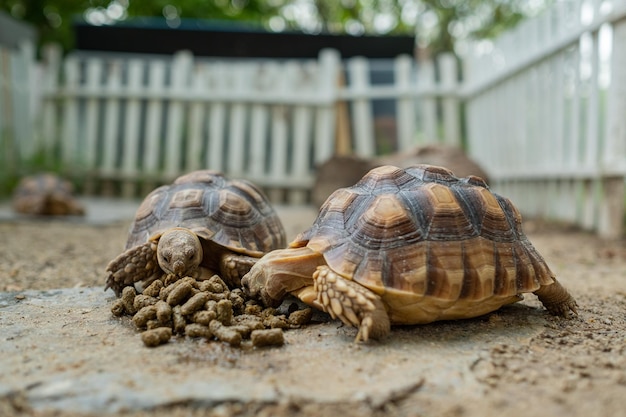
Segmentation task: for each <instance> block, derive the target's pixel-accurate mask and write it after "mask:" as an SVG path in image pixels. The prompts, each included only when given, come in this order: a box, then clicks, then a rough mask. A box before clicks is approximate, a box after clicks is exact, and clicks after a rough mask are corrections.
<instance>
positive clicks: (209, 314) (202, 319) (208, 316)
mask: <svg viewBox="0 0 626 417" xmlns="http://www.w3.org/2000/svg"><path fill="white" fill-rule="evenodd" d="M216 318H217V314H216V313H215V311H207V310H200V311H196V312H195V313H193V315H192V316H191V321H192V322H194V323H198V324H202V325H204V326H208V325H209V323H211V321H212V320H215V319H216Z"/></svg>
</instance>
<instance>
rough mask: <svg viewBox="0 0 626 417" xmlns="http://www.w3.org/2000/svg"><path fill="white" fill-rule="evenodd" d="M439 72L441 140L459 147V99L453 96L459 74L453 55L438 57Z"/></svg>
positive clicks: (447, 54) (457, 86)
mask: <svg viewBox="0 0 626 417" xmlns="http://www.w3.org/2000/svg"><path fill="white" fill-rule="evenodd" d="M439 65H440V71H441V87H442V89H443V91H444V97H443V99H442V110H443V119H442V122H443V126H444V132H443V140H444V143H446V144H448V145H453V146H458V147H460V146H461V126H460V123H461V115H460V110H459V99H458V97H456V95H455V91H456V89H458V88H459V85H458V84H459V72H458V64H457V60H456V57H455V56H454V55H453V54H449V53H446V54H442V55H441V56H440V57H439Z"/></svg>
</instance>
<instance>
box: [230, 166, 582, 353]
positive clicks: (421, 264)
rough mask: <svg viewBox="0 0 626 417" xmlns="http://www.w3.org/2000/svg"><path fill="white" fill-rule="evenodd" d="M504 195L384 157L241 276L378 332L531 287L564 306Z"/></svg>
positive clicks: (499, 300)
mask: <svg viewBox="0 0 626 417" xmlns="http://www.w3.org/2000/svg"><path fill="white" fill-rule="evenodd" d="M521 221H522V219H521V216H520V214H519V212H518V210H517V209H516V208H515V207H514V206H513V205H512V204H511V202H510V201H509V200H508V199H506V198H504V197H501V196H499V195H497V194H495V193H492V192H491V191H490V190H489V188H488V186H487V185H486V184H485V182H484V181H483V180H482V179H480V178H479V177H475V176H469V177H467V178H461V179H460V178H457V177H455V176H454V175H453V174H452V172H451V171H449V170H447V169H446V168H441V167H437V166H430V165H416V166H414V167H411V168H407V169H400V168H397V167H395V166H382V167H379V168H375V169H373V170H371V171H370V172H369V173H367V174H366V175H365V176H364V177H363V178H362V179H361V180H360V181H359V182H358V183H357V184H356V185H354V186H352V187H349V188H341V189H339V190H337V191H335V192H334V193H333V194H332V195H331V196H330V197H329V198H328V200H327V201H326V202H325V203H324V205H323V206H322V207H321V209H320V212H319V215H318V217H317V220H316V221H315V223H314V224H313V225H312V227H311V228H310V229H309V230H307V231H305V232H303V233H301V234H300V235H299V236H298V237H296V239H295V240H294V241H293V242H292V243H291V244H290V246H289V248H287V249H282V250H277V251H273V252H270V253H269V254H267V255H265V256H264V257H263V259H261V261H259V262H258V263H257V264H256V265H254V267H253V268H252V269H251V270H250V272H249V273H248V274H247V275H245V276H244V277H243V279H242V285H243V286H244V290H245V291H246V292H247V293H248V294H249V295H251V296H253V297H257V298H260V299H261V300H262V301H263V302H264V303H265V304H267V305H276V304H277V303H279V302H280V300H282V299H283V297H284V296H285V295H286V294H287V293H291V294H293V295H296V296H297V297H299V298H300V299H301V300H302V301H304V302H305V303H307V304H310V305H312V306H315V307H317V308H320V309H323V310H324V311H326V312H328V313H329V314H330V315H331V316H332V317H333V318H337V317H338V318H339V319H341V320H342V321H343V322H344V323H345V324H347V325H352V326H357V327H359V331H358V333H357V336H356V339H357V341H358V340H367V339H368V338H381V337H382V336H385V335H386V334H387V333H389V331H390V324H420V323H429V322H432V321H435V320H448V319H461V318H469V317H476V316H480V315H482V314H485V313H488V312H491V311H494V310H496V309H498V308H499V307H501V306H503V305H505V304H509V303H514V302H516V301H519V300H521V299H522V296H521V294H522V293H524V292H534V293H535V294H536V295H537V296H538V297H539V300H541V302H542V303H543V305H544V306H545V307H546V308H547V309H548V311H549V312H550V313H552V314H555V315H563V316H568V315H569V314H570V312H573V313H576V302H575V301H574V299H573V298H572V296H571V295H570V294H569V293H568V292H567V290H566V289H565V288H564V287H563V286H561V284H560V283H559V282H558V281H557V280H556V278H555V276H554V274H553V273H552V271H551V270H550V268H549V267H548V265H547V264H546V262H545V261H544V259H543V258H542V257H541V255H540V254H539V253H538V252H537V250H536V249H535V248H534V247H533V245H532V244H531V243H530V241H529V240H528V238H527V237H526V236H525V235H524V233H523V231H522V228H521Z"/></svg>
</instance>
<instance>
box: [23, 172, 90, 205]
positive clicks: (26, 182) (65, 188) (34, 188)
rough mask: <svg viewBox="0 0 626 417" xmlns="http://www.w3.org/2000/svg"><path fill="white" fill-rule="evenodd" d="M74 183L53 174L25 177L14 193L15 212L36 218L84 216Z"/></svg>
mask: <svg viewBox="0 0 626 417" xmlns="http://www.w3.org/2000/svg"><path fill="white" fill-rule="evenodd" d="M73 193H74V187H73V185H72V183H70V182H69V181H67V180H64V179H62V178H60V177H59V176H57V175H55V174H51V173H43V174H37V175H32V176H28V177H24V178H22V179H21V180H20V182H19V183H18V185H17V187H16V188H15V191H14V192H13V210H15V211H16V212H17V213H22V214H30V215H35V216H70V215H74V216H82V215H84V214H85V208H84V207H83V205H82V204H81V203H80V202H79V201H78V200H77V199H76V197H74V194H73Z"/></svg>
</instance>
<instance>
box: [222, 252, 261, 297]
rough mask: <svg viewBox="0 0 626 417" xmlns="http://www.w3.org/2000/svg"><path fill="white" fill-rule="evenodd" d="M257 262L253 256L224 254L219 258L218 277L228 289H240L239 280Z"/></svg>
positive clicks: (257, 259)
mask: <svg viewBox="0 0 626 417" xmlns="http://www.w3.org/2000/svg"><path fill="white" fill-rule="evenodd" d="M258 261H259V258H255V257H253V256H247V255H240V254H235V253H226V254H224V255H222V257H221V258H220V265H219V268H220V277H221V278H222V280H224V282H225V283H226V285H228V288H231V289H232V288H240V287H241V278H243V276H244V275H246V274H247V273H248V272H250V268H252V267H253V266H254V264H255V263H257V262H258Z"/></svg>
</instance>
